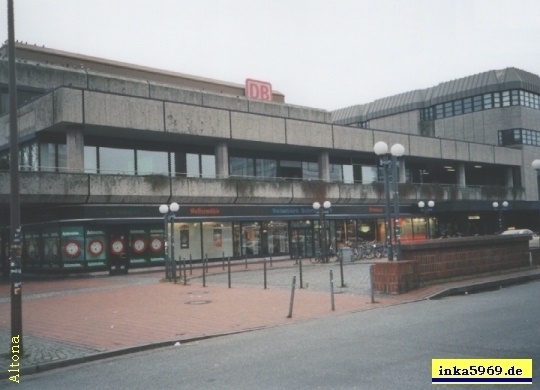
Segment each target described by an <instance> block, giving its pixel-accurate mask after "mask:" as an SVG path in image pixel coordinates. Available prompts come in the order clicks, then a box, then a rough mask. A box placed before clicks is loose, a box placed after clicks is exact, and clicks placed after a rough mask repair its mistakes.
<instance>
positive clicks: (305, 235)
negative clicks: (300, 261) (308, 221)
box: [290, 228, 313, 258]
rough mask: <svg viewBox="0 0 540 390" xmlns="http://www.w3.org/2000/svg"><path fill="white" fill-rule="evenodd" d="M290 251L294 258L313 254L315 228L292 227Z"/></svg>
mask: <svg viewBox="0 0 540 390" xmlns="http://www.w3.org/2000/svg"><path fill="white" fill-rule="evenodd" d="M290 253H291V256H292V257H293V258H296V257H300V258H305V257H312V256H313V230H312V229H311V228H291V245H290Z"/></svg>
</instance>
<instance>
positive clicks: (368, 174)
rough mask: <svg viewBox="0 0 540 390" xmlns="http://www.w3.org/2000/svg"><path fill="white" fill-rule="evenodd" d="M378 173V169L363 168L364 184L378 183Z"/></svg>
mask: <svg viewBox="0 0 540 390" xmlns="http://www.w3.org/2000/svg"><path fill="white" fill-rule="evenodd" d="M377 172H378V169H377V167H370V166H366V165H364V166H362V184H371V183H373V182H374V181H378V177H377Z"/></svg>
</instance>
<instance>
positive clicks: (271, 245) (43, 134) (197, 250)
mask: <svg viewBox="0 0 540 390" xmlns="http://www.w3.org/2000/svg"><path fill="white" fill-rule="evenodd" d="M16 56H17V62H16V66H17V68H16V72H17V88H18V90H17V96H18V101H19V107H18V128H19V141H20V142H19V148H20V200H21V221H22V227H23V234H24V253H23V267H24V269H25V270H27V271H35V272H48V271H55V270H70V271H71V270H82V271H86V270H97V269H106V268H107V267H108V266H109V265H110V264H111V263H112V262H114V261H115V260H116V259H118V258H123V259H127V261H129V263H130V266H131V267H147V266H154V265H159V264H163V262H164V258H165V252H164V239H163V237H164V217H163V215H162V214H160V212H159V205H161V204H170V203H171V202H177V203H179V205H180V210H179V211H178V212H177V213H175V222H174V242H175V257H176V258H177V259H178V258H179V257H181V258H190V257H191V258H193V259H200V258H202V257H208V258H209V259H221V258H222V257H225V258H244V257H245V256H247V257H250V258H251V257H267V258H268V257H269V256H271V255H274V256H276V255H289V254H290V255H296V254H298V255H300V256H311V255H313V254H314V253H316V252H317V251H318V250H319V247H320V239H319V238H320V229H321V223H320V220H319V213H318V212H316V211H315V210H314V209H313V207H312V203H313V202H315V201H318V202H320V203H323V202H324V201H326V200H328V201H330V202H331V204H332V207H331V209H330V210H329V211H328V214H327V215H326V220H327V228H328V231H329V237H330V239H331V242H332V244H333V245H334V247H339V246H340V245H342V244H344V243H346V242H347V241H351V242H355V241H359V240H377V241H384V237H385V227H384V221H385V207H384V204H385V202H384V199H385V198H384V192H383V186H382V169H381V168H380V164H379V158H378V156H376V155H375V153H374V151H373V145H374V144H375V143H376V142H377V141H385V142H386V143H387V144H388V145H393V144H395V143H401V144H402V145H403V146H404V147H405V155H404V156H403V158H401V161H400V166H399V182H400V184H399V196H400V198H399V203H400V213H401V214H400V217H401V226H402V240H417V239H426V236H427V233H426V231H427V229H426V226H427V224H426V214H425V213H423V212H422V210H420V209H419V208H418V206H417V203H418V202H419V201H420V200H422V201H425V202H427V201H429V200H433V201H435V207H434V208H433V210H431V212H430V214H429V216H428V217H429V218H428V219H429V226H430V227H431V232H432V236H434V237H435V236H440V235H443V234H446V235H454V234H463V235H471V234H493V233H494V232H496V231H498V230H499V229H500V226H499V225H503V228H506V227H510V226H514V227H516V228H530V229H532V230H536V231H537V230H539V219H538V215H539V214H538V213H539V197H538V181H537V173H536V172H535V171H534V169H532V167H531V162H532V161H533V160H534V159H535V158H537V157H538V156H540V153H539V146H538V145H539V143H540V136H539V134H540V78H539V76H537V75H534V74H531V73H528V72H526V71H523V70H519V69H515V68H507V69H502V70H492V71H488V72H485V73H482V74H478V75H473V76H469V77H465V78H463V79H459V80H454V81H449V82H444V83H441V84H439V85H437V86H435V87H432V88H428V89H424V90H417V91H412V92H406V93H403V94H401V95H397V96H391V97H388V98H384V99H380V100H377V101H375V102H372V103H368V104H363V105H357V106H353V107H348V108H344V109H340V110H337V111H334V112H330V111H326V110H321V109H314V108H308V107H300V106H296V105H292V104H288V103H286V101H285V95H283V94H282V93H280V92H277V91H272V90H271V86H270V84H269V83H265V82H258V81H255V80H249V79H248V80H247V81H246V84H245V85H238V84H232V83H227V82H222V81H216V80H210V79H205V78H201V77H195V76H189V75H185V74H179V73H175V72H169V71H164V70H158V69H151V68H147V67H141V66H137V65H131V64H125V63H119V62H115V61H110V60H105V59H100V58H94V57H88V56H84V55H80V54H74V53H67V52H61V51H58V50H52V49H48V48H43V47H37V46H33V45H27V44H22V43H17V45H16ZM0 57H1V58H0V183H1V185H0V227H2V228H3V230H2V234H1V240H0V264H1V265H2V267H1V268H2V269H3V271H4V272H7V269H8V265H7V256H8V249H9V180H10V176H9V158H8V156H9V115H8V111H9V107H8V102H9V98H8V96H9V95H8V94H9V91H8V62H7V47H2V48H1V49H0ZM494 201H496V202H498V203H499V204H502V202H503V201H506V202H508V207H507V208H506V209H505V210H502V209H501V208H500V207H499V209H498V210H495V209H494V208H493V205H492V203H493V202H494ZM499 219H500V221H499ZM499 222H500V223H499Z"/></svg>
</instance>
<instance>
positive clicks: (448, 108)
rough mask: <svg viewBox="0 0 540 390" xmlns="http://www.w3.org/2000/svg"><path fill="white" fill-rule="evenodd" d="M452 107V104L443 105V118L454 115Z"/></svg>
mask: <svg viewBox="0 0 540 390" xmlns="http://www.w3.org/2000/svg"><path fill="white" fill-rule="evenodd" d="M452 106H453V104H452V102H446V103H444V117H445V118H447V117H450V116H452V115H454V111H453V107H452Z"/></svg>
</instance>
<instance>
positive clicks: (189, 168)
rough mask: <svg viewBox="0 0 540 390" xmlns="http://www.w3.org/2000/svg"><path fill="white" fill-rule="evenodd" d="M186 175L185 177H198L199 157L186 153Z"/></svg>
mask: <svg viewBox="0 0 540 390" xmlns="http://www.w3.org/2000/svg"><path fill="white" fill-rule="evenodd" d="M186 174H187V177H199V176H200V168H199V155H198V154H193V153H186Z"/></svg>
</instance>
